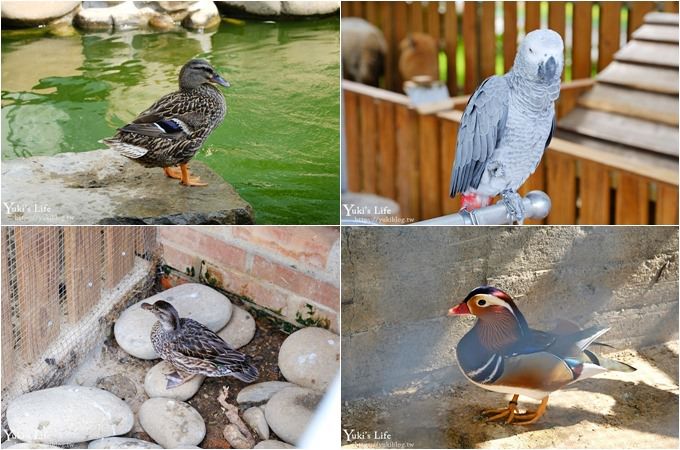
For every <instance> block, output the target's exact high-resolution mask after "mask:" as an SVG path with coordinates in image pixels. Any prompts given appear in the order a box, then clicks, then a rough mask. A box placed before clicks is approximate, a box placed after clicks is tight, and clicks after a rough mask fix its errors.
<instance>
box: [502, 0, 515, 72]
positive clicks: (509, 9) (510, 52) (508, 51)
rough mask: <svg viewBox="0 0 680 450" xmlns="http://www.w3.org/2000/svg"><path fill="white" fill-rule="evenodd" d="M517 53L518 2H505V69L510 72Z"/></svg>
mask: <svg viewBox="0 0 680 450" xmlns="http://www.w3.org/2000/svg"><path fill="white" fill-rule="evenodd" d="M516 53H517V2H503V68H504V69H505V71H506V72H507V71H509V70H510V68H511V67H512V64H513V63H514V62H515V54H516Z"/></svg>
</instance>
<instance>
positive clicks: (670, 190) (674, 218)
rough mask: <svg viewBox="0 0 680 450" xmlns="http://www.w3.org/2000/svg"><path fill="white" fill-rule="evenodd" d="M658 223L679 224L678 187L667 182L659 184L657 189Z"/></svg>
mask: <svg viewBox="0 0 680 450" xmlns="http://www.w3.org/2000/svg"><path fill="white" fill-rule="evenodd" d="M655 212H656V218H655V219H656V220H655V222H656V224H657V225H677V223H678V187H677V186H671V185H669V184H665V183H659V184H657V189H656V211H655Z"/></svg>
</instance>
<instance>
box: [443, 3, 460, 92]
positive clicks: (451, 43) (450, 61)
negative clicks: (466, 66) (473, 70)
mask: <svg viewBox="0 0 680 450" xmlns="http://www.w3.org/2000/svg"><path fill="white" fill-rule="evenodd" d="M445 5H446V13H445V14H444V45H445V52H446V64H447V75H446V76H447V77H448V79H447V80H446V85H447V86H448V88H449V95H451V96H454V95H456V93H457V92H458V86H457V83H458V81H457V80H458V77H457V74H458V72H457V70H458V69H459V68H458V66H457V65H456V49H457V46H458V14H457V13H456V5H455V3H451V2H446V3H445Z"/></svg>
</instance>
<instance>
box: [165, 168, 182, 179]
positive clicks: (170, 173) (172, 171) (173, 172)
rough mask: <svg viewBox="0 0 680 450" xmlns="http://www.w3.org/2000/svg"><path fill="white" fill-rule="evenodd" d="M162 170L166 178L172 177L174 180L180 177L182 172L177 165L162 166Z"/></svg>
mask: <svg viewBox="0 0 680 450" xmlns="http://www.w3.org/2000/svg"><path fill="white" fill-rule="evenodd" d="M163 172H164V173H165V176H166V177H168V178H174V179H176V180H181V179H182V172H181V171H180V170H179V169H178V168H177V167H163Z"/></svg>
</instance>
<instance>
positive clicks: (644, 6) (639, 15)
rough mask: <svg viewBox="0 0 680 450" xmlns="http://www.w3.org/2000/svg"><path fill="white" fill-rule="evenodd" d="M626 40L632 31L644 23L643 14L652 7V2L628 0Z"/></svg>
mask: <svg viewBox="0 0 680 450" xmlns="http://www.w3.org/2000/svg"><path fill="white" fill-rule="evenodd" d="M628 4H629V5H630V6H629V8H628V30H627V31H628V40H630V37H631V36H632V34H633V31H635V30H637V29H638V28H640V26H641V25H642V24H643V23H644V20H645V14H647V13H648V12H650V11H651V10H652V9H654V2H628Z"/></svg>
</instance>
